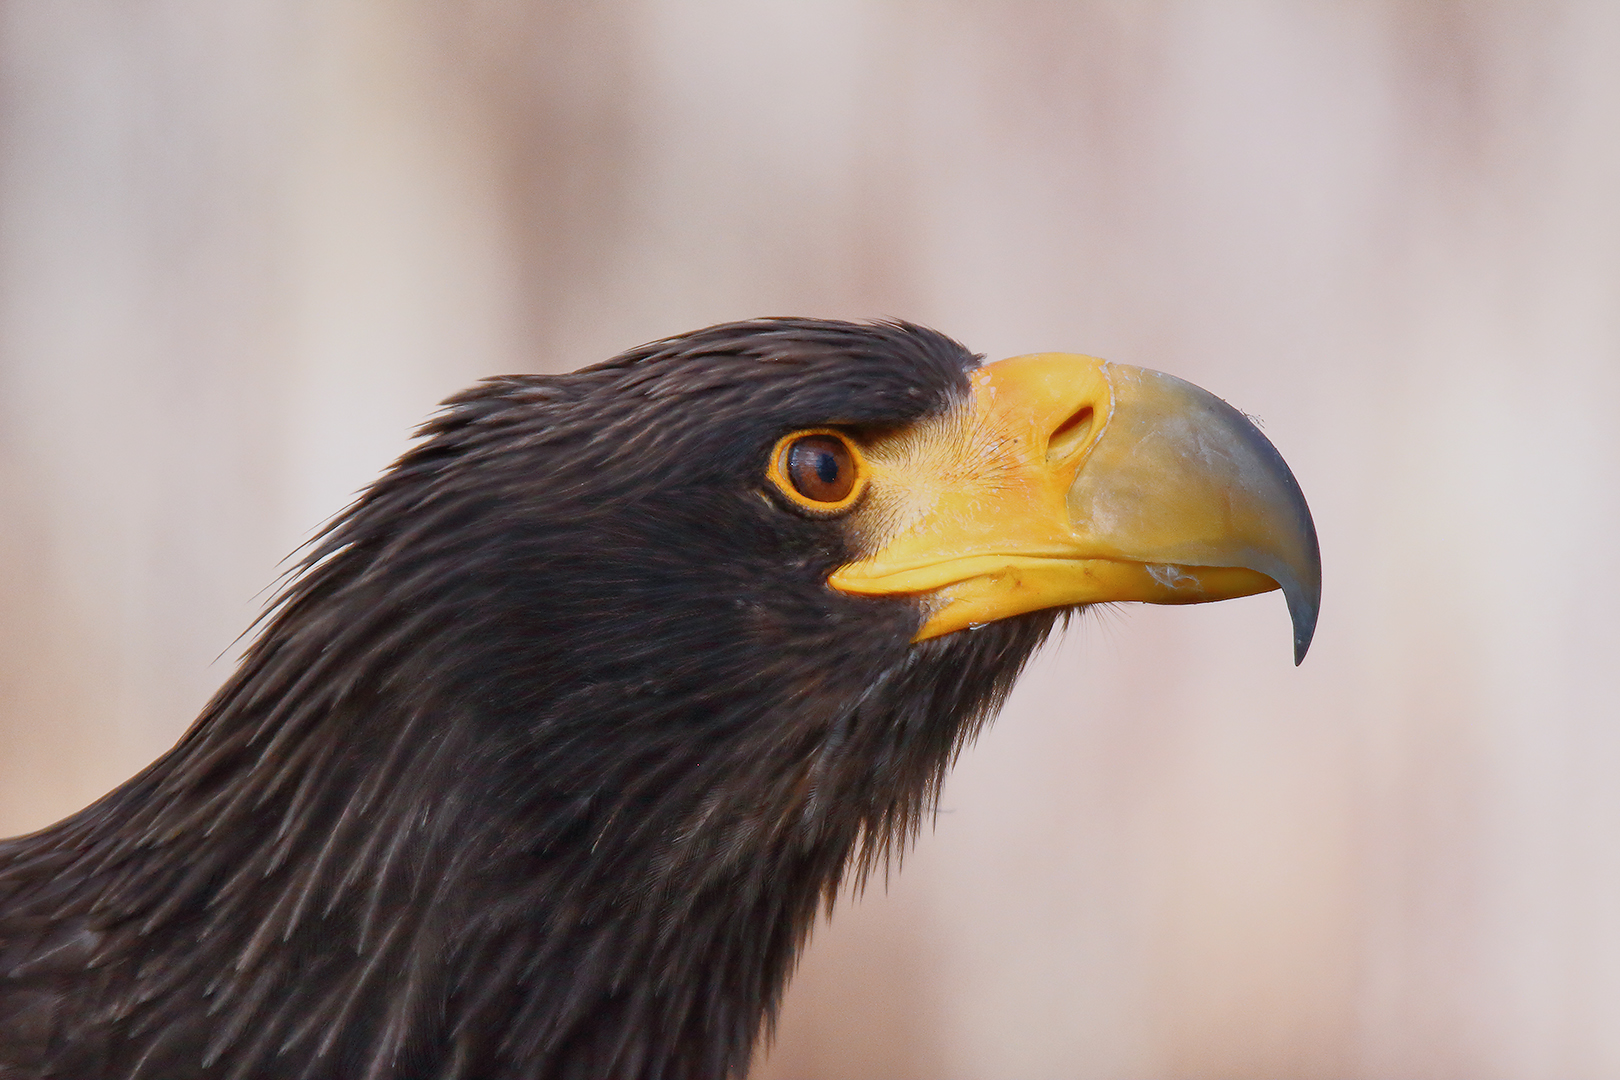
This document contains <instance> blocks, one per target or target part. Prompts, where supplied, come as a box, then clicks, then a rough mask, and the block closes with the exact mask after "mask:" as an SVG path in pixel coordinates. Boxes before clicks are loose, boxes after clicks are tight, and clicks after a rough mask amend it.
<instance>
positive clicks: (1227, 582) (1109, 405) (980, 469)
mask: <svg viewBox="0 0 1620 1080" xmlns="http://www.w3.org/2000/svg"><path fill="white" fill-rule="evenodd" d="M971 379H972V397H971V400H970V401H968V402H967V403H966V404H965V405H964V407H963V408H962V409H960V410H958V412H957V413H955V414H953V415H952V416H949V417H946V418H943V419H941V420H939V421H937V422H935V423H933V424H930V425H928V426H927V427H926V429H925V430H922V431H920V432H916V433H912V434H911V435H910V436H908V437H907V440H908V441H906V442H905V443H904V445H900V444H899V443H898V441H897V444H896V445H892V446H886V445H883V444H879V445H875V446H872V447H870V448H868V450H867V457H868V461H869V465H870V468H871V488H870V495H869V496H868V498H869V499H870V500H871V501H873V502H874V503H875V504H876V505H875V506H874V508H873V511H872V515H871V520H872V521H873V522H875V523H876V524H874V525H872V526H870V527H868V528H867V529H865V530H864V534H865V535H866V538H867V544H866V546H867V548H868V550H870V551H872V554H870V555H868V556H867V557H865V558H862V559H860V560H858V561H856V562H853V563H851V564H849V565H847V566H844V567H842V568H841V569H839V570H838V571H837V572H836V573H834V574H833V575H832V577H831V578H830V579H829V582H828V583H829V584H830V585H831V586H832V587H833V588H835V589H838V590H840V591H843V592H847V593H857V594H864V595H894V594H909V595H914V596H918V597H921V598H923V599H924V601H925V604H926V607H927V610H928V611H929V615H928V617H927V619H926V621H925V622H924V623H923V626H922V628H921V630H919V632H918V634H917V640H923V639H925V638H931V637H938V636H939V635H941V634H949V633H952V632H954V631H957V630H962V629H967V628H970V627H973V626H978V625H982V624H984V623H988V622H992V621H995V620H997V619H1004V618H1007V617H1009V616H1012V615H1018V614H1022V613H1024V612H1028V611H1037V610H1040V609H1042V608H1049V607H1067V606H1070V605H1077V604H1095V603H1104V602H1109V601H1120V600H1136V601H1144V602H1147V603H1152V604H1200V603H1204V602H1206V601H1210V600H1227V599H1231V598H1233V597H1238V596H1249V595H1251V594H1254V593H1261V592H1269V591H1270V590H1272V589H1281V590H1282V592H1283V596H1284V597H1285V598H1286V599H1287V601H1288V610H1289V614H1290V615H1291V616H1292V618H1293V624H1294V662H1295V663H1296V664H1297V663H1299V662H1300V661H1301V660H1303V659H1304V658H1305V651H1306V649H1308V648H1309V647H1310V643H1311V636H1312V634H1313V632H1314V631H1315V628H1316V613H1317V607H1318V604H1319V602H1320V599H1321V581H1322V573H1321V561H1320V556H1319V554H1318V550H1317V543H1316V528H1315V526H1314V524H1313V523H1312V521H1311V512H1310V509H1309V507H1307V506H1306V504H1305V497H1304V495H1303V494H1301V493H1300V490H1299V484H1298V483H1296V482H1295V480H1294V476H1293V473H1291V472H1290V471H1289V469H1288V466H1287V465H1286V464H1285V463H1284V462H1283V459H1282V457H1281V455H1279V454H1278V453H1277V451H1276V448H1275V447H1273V446H1272V445H1271V443H1270V442H1269V441H1268V440H1267V439H1266V437H1265V436H1264V435H1262V434H1261V433H1260V431H1259V429H1258V428H1256V427H1255V426H1254V424H1253V423H1251V422H1250V421H1249V419H1248V418H1247V417H1246V416H1244V415H1243V414H1242V413H1241V412H1239V411H1238V410H1237V409H1234V408H1233V407H1232V406H1230V405H1228V404H1227V403H1226V402H1224V401H1222V400H1221V399H1220V398H1218V397H1216V396H1215V395H1213V394H1211V393H1209V392H1208V391H1206V390H1203V389H1200V388H1199V387H1197V386H1194V385H1193V384H1192V383H1189V382H1184V381H1183V380H1181V379H1177V378H1175V377H1173V376H1170V375H1165V374H1162V373H1161V372H1157V371H1148V370H1146V369H1144V368H1135V367H1127V366H1125V365H1123V364H1110V363H1107V362H1105V361H1102V360H1097V359H1094V358H1092V357H1089V356H1076V355H1072V354H1066V353H1041V354H1037V355H1033V356H1018V357H1014V358H1012V359H1010V360H1002V361H1000V362H999V363H995V364H990V365H987V366H985V367H983V368H980V369H978V370H977V371H975V372H974V373H973V374H972V376H971Z"/></svg>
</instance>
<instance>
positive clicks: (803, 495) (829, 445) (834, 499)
mask: <svg viewBox="0 0 1620 1080" xmlns="http://www.w3.org/2000/svg"><path fill="white" fill-rule="evenodd" d="M863 472H864V468H863V463H862V461H861V455H860V451H858V450H857V449H856V448H855V445H854V444H853V443H851V442H850V441H849V439H847V438H846V437H845V436H844V435H842V434H841V433H839V432H836V431H801V432H798V433H797V434H794V435H789V436H788V437H787V438H785V439H783V440H782V441H781V442H779V443H777V444H776V453H775V454H773V455H772V460H771V469H770V474H771V480H772V481H774V482H775V484H776V486H777V487H778V488H780V489H781V490H782V493H783V494H785V495H787V496H788V497H789V498H790V499H792V500H793V501H794V502H795V503H797V504H798V505H800V506H802V507H804V508H805V509H806V510H810V511H813V512H815V513H836V512H838V511H840V510H843V509H845V508H846V507H848V506H851V505H853V504H854V502H855V500H856V498H857V497H858V496H859V494H860V487H861V481H862V480H863V479H864V477H863V475H862V474H863Z"/></svg>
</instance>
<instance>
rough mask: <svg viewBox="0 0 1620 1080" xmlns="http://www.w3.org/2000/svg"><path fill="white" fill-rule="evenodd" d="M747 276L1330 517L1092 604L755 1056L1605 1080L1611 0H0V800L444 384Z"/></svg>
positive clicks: (558, 353)
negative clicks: (1066, 367) (1168, 605)
mask: <svg viewBox="0 0 1620 1080" xmlns="http://www.w3.org/2000/svg"><path fill="white" fill-rule="evenodd" d="M761 314H811V315H822V316H844V317H874V316H896V317H904V318H909V319H913V320H918V321H922V322H926V323H929V324H932V325H935V326H937V327H939V328H940V329H942V330H945V331H946V332H949V333H951V334H953V335H956V336H958V337H959V338H961V339H962V340H963V341H965V342H967V343H968V344H969V345H970V346H971V347H973V348H975V349H978V350H982V351H984V352H986V353H988V354H990V355H991V356H992V357H999V356H1004V355H1010V354H1014V353H1018V352H1025V351H1032V350H1037V349H1065V350H1075V351H1084V352H1091V353H1095V354H1098V355H1102V356H1106V357H1109V358H1111V359H1115V360H1120V361H1124V362H1128V363H1133V364H1141V365H1146V366H1149V367H1157V368H1163V369H1165V370H1168V371H1172V372H1175V373H1177V374H1179V375H1182V376H1184V377H1187V378H1190V379H1193V380H1194V381H1196V382H1199V383H1201V384H1203V385H1204V386H1207V387H1208V388H1210V389H1212V390H1213V391H1215V392H1216V393H1218V394H1220V395H1222V396H1224V397H1226V398H1228V399H1229V400H1231V401H1232V402H1233V403H1234V404H1237V405H1238V406H1239V407H1241V408H1243V409H1244V410H1246V411H1247V412H1249V413H1251V414H1254V415H1257V416H1259V417H1261V418H1262V419H1263V421H1264V424H1265V429H1266V431H1267V433H1268V434H1269V435H1270V437H1271V438H1272V440H1273V441H1274V442H1275V443H1276V444H1277V445H1278V447H1279V448H1280V449H1281V450H1282V452H1283V453H1284V455H1285V456H1286V457H1287V459H1288V460H1289V462H1290V463H1291V464H1292V465H1293V468H1294V470H1295V472H1296V474H1297V475H1298V477H1299V479H1300V482H1301V484H1302V485H1303V487H1304V489H1305V491H1306V493H1307V495H1308V496H1309V498H1310V500H1311V503H1312V506H1313V508H1314V510H1315V513H1316V519H1317V524H1318V528H1319V529H1320V532H1321V539H1322V555H1323V563H1324V567H1325V575H1326V587H1325V595H1324V598H1323V605H1322V622H1321V627H1320V630H1319V632H1318V635H1317V639H1316V644H1315V647H1314V648H1313V650H1312V653H1311V656H1310V657H1309V659H1308V660H1307V661H1306V663H1305V665H1304V666H1303V667H1302V668H1300V669H1298V670H1295V669H1294V668H1293V667H1292V666H1291V665H1290V664H1289V633H1288V623H1287V616H1286V613H1285V611H1284V608H1283V604H1282V602H1281V600H1280V599H1279V598H1277V597H1276V596H1274V595H1273V596H1269V597H1257V598H1253V599H1250V600H1246V601H1239V602H1234V603H1229V604H1223V605H1213V606H1210V607H1207V608H1194V609H1184V610H1175V609H1143V608H1130V607H1121V608H1117V609H1113V610H1110V611H1106V612H1101V613H1096V614H1093V615H1091V616H1089V617H1087V618H1085V619H1084V620H1082V621H1081V622H1080V623H1079V624H1078V625H1077V626H1076V627H1075V628H1073V629H1072V630H1071V631H1070V632H1069V634H1068V635H1067V637H1065V638H1064V639H1063V640H1062V641H1061V642H1060V643H1058V644H1056V645H1055V646H1053V647H1051V648H1050V649H1049V650H1048V651H1047V652H1046V653H1045V654H1044V655H1043V657H1042V658H1041V659H1040V660H1039V661H1038V663H1037V665H1036V667H1035V669H1034V670H1033V671H1032V672H1031V674H1030V675H1029V676H1028V677H1027V678H1026V679H1025V681H1024V683H1023V684H1022V686H1021V687H1020V689H1019V691H1018V694H1017V695H1016V697H1015V698H1014V700H1013V702H1012V703H1011V704H1010V705H1009V706H1008V708H1007V710H1006V712H1005V713H1004V714H1003V716H1002V717H1001V719H1000V721H999V722H998V723H997V724H996V725H995V726H994V727H993V728H992V729H991V730H990V731H989V732H988V733H987V734H986V735H985V736H984V737H983V738H982V739H981V740H980V741H979V743H978V745H977V746H976V747H974V748H973V749H972V750H971V751H969V752H968V753H967V754H966V755H965V756H964V759H963V761H962V763H961V765H960V766H959V767H958V769H957V770H956V773H955V775H954V777H953V779H952V780H951V782H950V785H949V787H948V788H947V790H946V792H945V796H944V799H943V800H942V804H941V812H940V816H939V819H938V825H937V828H935V829H934V830H933V832H932V833H931V834H928V835H925V837H924V838H923V839H922V841H921V843H920V844H919V845H918V847H917V848H916V850H915V851H914V852H913V853H912V854H911V855H910V856H909V857H908V858H907V860H906V865H905V867H904V872H903V873H901V874H899V875H898V876H897V877H895V878H893V880H892V881H891V882H890V883H889V886H888V889H887V891H886V892H885V890H884V889H883V888H882V886H881V884H880V885H879V886H877V887H874V888H873V889H871V890H869V891H868V893H867V895H866V896H865V897H864V898H863V899H861V900H860V901H859V902H858V903H854V902H851V903H845V904H843V905H841V906H840V909H839V911H838V913H837V916H836V917H835V919H834V921H833V922H832V924H831V926H830V927H829V928H827V929H824V930H823V931H822V932H820V933H819V934H818V936H817V938H816V940H815V943H814V945H813V946H812V948H811V950H810V952H809V955H808V956H807V957H806V959H805V961H804V964H803V967H802V969H801V971H800V973H799V976H798V978H797V980H796V981H795V983H794V985H793V988H792V991H791V992H790V994H789V999H788V1005H787V1008H786V1012H785V1014H784V1017H783V1020H782V1023H781V1028H780V1031H779V1037H778V1039H777V1042H776V1045H775V1049H774V1051H772V1052H771V1054H770V1055H769V1056H768V1057H766V1058H763V1059H762V1061H761V1063H760V1064H759V1065H758V1067H757V1068H756V1070H755V1076H756V1077H757V1078H760V1080H766V1078H769V1080H793V1078H797V1080H866V1078H870V1080H904V1078H940V1080H944V1078H958V1080H998V1078H1005V1080H1015V1078H1017V1080H1039V1078H1048V1077H1049V1078H1054V1080H1055V1078H1060V1077H1062V1078H1099V1080H1101V1078H1113V1080H1131V1078H1142V1080H1146V1078H1153V1077H1174V1078H1210V1080H1216V1078H1226V1077H1232V1078H1240V1077H1268V1078H1282V1080H1295V1078H1307V1077H1320V1078H1324V1080H1325V1078H1346V1077H1366V1078H1393V1080H1405V1078H1411V1080H1423V1078H1436V1080H1439V1078H1465V1077H1466V1078H1474V1080H1491V1078H1503V1080H1531V1078H1540V1077H1546V1078H1562V1080H1578V1078H1587V1077H1590V1078H1612V1077H1615V1076H1620V782H1617V778H1620V708H1617V706H1616V705H1615V703H1614V697H1615V694H1616V677H1615V671H1616V657H1617V655H1620V649H1617V646H1620V629H1617V625H1620V614H1617V608H1620V572H1617V571H1616V568H1615V567H1613V566H1611V565H1610V562H1609V560H1610V559H1611V558H1614V557H1615V556H1616V554H1617V553H1620V544H1617V540H1620V5H1615V4H1613V3H1609V2H1605V0H1594V2H1590V3H1576V2H1558V3H1555V2H1551V0H1547V2H1523V3H1516V4H1513V3H1506V4H1486V3H1463V2H1441V0H1427V2H1425V0H1408V2H1400V0H1388V2H1384V3H1377V2H1369V3H1338V2H1305V0H1296V2H1282V0H1271V2H1266V0H1253V2H1249V0H1225V2H1205V3H1196V2H1187V3H1173V4H1168V3H1130V2H1123V0H1122V2H1118V3H1046V2H1036V0H1015V2H990V0H982V2H972V0H935V2H922V0H911V2H905V0H893V2H881V0H819V2H812V0H714V2H705V0H684V2H676V0H640V2H617V3H597V4H583V3H571V2H567V0H461V2H452V0H141V2H139V3H133V2H131V0H51V2H49V3H38V2H33V0H0V834H9V833H13V832H21V831H25V830H30V829H33V828H36V827H39V826H42V825H44V824H46V823H48V822H50V821H52V820H54V819H56V818H58V817H60V816H62V815H64V814H66V813H68V812H70V811H72V810H74V809H76V808H77V807H79V806H80V805H82V804H84V803H86V802H88V801H89V800H91V799H92V798H94V797H95V796H97V795H99V794H101V793H102V792H103V791H105V790H107V789H108V788H110V787H112V786H113V785H115V784H117V783H118V782H119V781H120V780H122V779H123V778H125V777H126V776H127V775H129V774H130V773H132V772H133V771H135V770H136V769H137V768H139V767H140V766H141V765H142V764H144V763H145V762H147V761H148V760H150V759H151V758H153V757H154V756H156V755H157V754H159V753H160V752H161V751H162V750H163V749H164V748H165V747H166V746H168V745H169V744H170V743H171V742H172V741H173V740H174V739H175V738H176V737H177V736H178V735H179V734H180V732H181V731H182V730H183V729H184V728H185V726H186V725H187V723H188V722H189V720H190V719H191V717H192V716H193V715H195V713H196V711H197V710H198V708H199V707H200V706H201V704H202V703H203V701H204V700H205V699H206V698H207V697H208V695H209V694H210V692H211V691H212V689H213V688H214V687H215V686H216V685H217V684H218V683H219V682H220V681H221V680H222V679H223V678H224V677H225V674H226V672H227V671H228V669H229V666H230V664H231V662H232V658H233V657H234V656H235V649H236V646H235V644H234V641H235V638H236V635H237V634H238V633H239V632H240V631H241V630H242V629H243V628H244V627H245V626H246V625H247V624H248V623H249V621H250V620H251V619H252V617H253V615H254V614H255V612H256V611H257V609H258V606H259V604H260V603H261V602H262V600H263V598H264V595H265V594H264V593H263V592H262V590H263V589H265V587H266V586H268V585H270V584H271V582H272V581H273V580H274V578H275V576H276V574H277V573H278V568H279V565H280V564H279V560H280V559H281V558H282V557H283V556H285V555H286V554H288V553H289V552H290V551H292V550H293V549H294V548H295V547H296V546H297V545H298V544H299V543H300V542H301V541H302V540H303V539H304V538H306V537H307V536H308V535H309V534H310V532H311V530H312V529H313V528H314V527H315V526H317V525H318V524H319V523H320V522H321V521H322V520H323V519H324V518H326V517H327V516H328V515H330V514H332V513H333V512H335V511H336V510H338V509H339V508H340V507H341V506H342V505H343V504H344V502H345V501H346V500H347V498H348V497H349V495H350V494H351V493H352V492H354V491H355V490H356V489H357V488H359V487H361V486H362V485H364V484H365V483H366V482H367V481H368V480H369V479H370V478H371V477H372V476H374V475H375V474H376V473H377V471H378V470H379V469H380V468H382V467H384V466H385V465H386V464H387V463H388V461H389V460H391V459H392V458H393V457H394V456H395V455H396V454H398V453H399V452H400V450H401V449H402V448H403V447H404V445H405V443H406V440H407V438H408V433H409V431H410V428H411V426H412V425H413V424H414V423H415V422H416V421H418V420H420V419H421V418H422V417H424V416H425V415H426V414H427V413H428V412H429V411H430V410H431V409H432V408H433V406H434V404H435V402H437V401H438V400H440V399H441V398H443V397H445V396H446V395H448V394H450V393H452V392H453V391H455V390H457V389H458V388H460V387H461V386H462V385H464V384H466V383H468V382H470V381H471V380H473V379H474V378H476V377H478V376H481V375H486V374H494V373H499V372H508V371H553V370H563V369H567V368H572V367H576V366H579V365H581V364H585V363H588V362H592V361H595V360H599V359H604V358H606V357H607V356H609V355H611V354H613V353H614V352H617V351H619V350H621V349H623V348H626V347H629V346H632V345H635V344H638V343H640V342H642V341H644V340H647V339H650V338H653V337H658V336H662V335H666V334H670V333H675V332H679V331H683V330H688V329H692V328H695V327H698V326H701V325H704V324H706V323H710V322H715V321H719V320H724V319H733V318H741V317H747V316H753V315H761Z"/></svg>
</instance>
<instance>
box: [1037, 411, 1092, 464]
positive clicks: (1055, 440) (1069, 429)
mask: <svg viewBox="0 0 1620 1080" xmlns="http://www.w3.org/2000/svg"><path fill="white" fill-rule="evenodd" d="M1091 417H1092V412H1091V406H1090V405H1087V406H1085V407H1084V408H1082V409H1080V410H1079V411H1078V412H1076V413H1075V414H1074V415H1073V416H1071V417H1069V418H1068V419H1067V420H1065V421H1063V423H1061V424H1059V425H1058V428H1057V430H1056V431H1054V432H1052V437H1051V438H1050V439H1048V440H1047V442H1046V460H1047V461H1062V460H1063V459H1064V458H1067V457H1068V456H1070V455H1071V454H1073V453H1074V452H1075V451H1076V450H1078V449H1080V447H1082V446H1084V445H1085V443H1086V439H1088V438H1090V436H1091Z"/></svg>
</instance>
